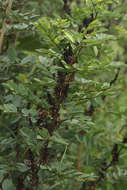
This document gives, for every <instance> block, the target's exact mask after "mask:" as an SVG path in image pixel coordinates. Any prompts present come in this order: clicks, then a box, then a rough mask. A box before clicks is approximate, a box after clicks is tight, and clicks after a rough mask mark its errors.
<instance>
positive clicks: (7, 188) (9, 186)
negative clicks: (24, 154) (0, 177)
mask: <svg viewBox="0 0 127 190" xmlns="http://www.w3.org/2000/svg"><path fill="white" fill-rule="evenodd" d="M2 189H3V190H16V187H15V186H14V184H13V183H12V181H11V179H5V180H4V182H3V183H2Z"/></svg>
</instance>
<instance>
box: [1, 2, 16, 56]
mask: <svg viewBox="0 0 127 190" xmlns="http://www.w3.org/2000/svg"><path fill="white" fill-rule="evenodd" d="M12 3H13V0H8V7H7V8H6V15H8V11H9V10H10V9H11V7H12ZM5 33H6V18H5V19H4V20H3V25H2V29H1V35H0V54H1V53H2V47H3V42H4V36H5Z"/></svg>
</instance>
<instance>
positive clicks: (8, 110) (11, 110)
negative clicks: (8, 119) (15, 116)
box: [0, 104, 17, 113]
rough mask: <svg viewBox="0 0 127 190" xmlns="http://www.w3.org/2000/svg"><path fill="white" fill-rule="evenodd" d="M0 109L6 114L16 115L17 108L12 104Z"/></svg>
mask: <svg viewBox="0 0 127 190" xmlns="http://www.w3.org/2000/svg"><path fill="white" fill-rule="evenodd" d="M0 109H1V110H3V111H4V112H6V113H17V108H16V106H15V105H14V104H4V105H3V106H0Z"/></svg>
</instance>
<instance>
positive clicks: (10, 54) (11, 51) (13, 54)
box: [8, 47, 17, 62]
mask: <svg viewBox="0 0 127 190" xmlns="http://www.w3.org/2000/svg"><path fill="white" fill-rule="evenodd" d="M8 58H9V59H10V61H12V62H14V61H16V58H17V53H16V50H15V48H14V47H10V48H9V50H8Z"/></svg>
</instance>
